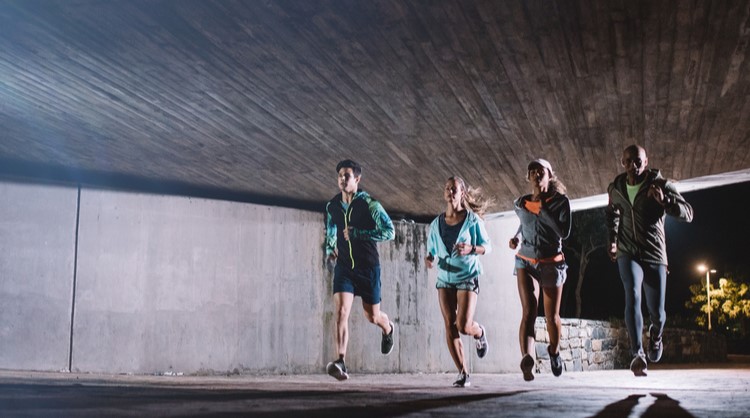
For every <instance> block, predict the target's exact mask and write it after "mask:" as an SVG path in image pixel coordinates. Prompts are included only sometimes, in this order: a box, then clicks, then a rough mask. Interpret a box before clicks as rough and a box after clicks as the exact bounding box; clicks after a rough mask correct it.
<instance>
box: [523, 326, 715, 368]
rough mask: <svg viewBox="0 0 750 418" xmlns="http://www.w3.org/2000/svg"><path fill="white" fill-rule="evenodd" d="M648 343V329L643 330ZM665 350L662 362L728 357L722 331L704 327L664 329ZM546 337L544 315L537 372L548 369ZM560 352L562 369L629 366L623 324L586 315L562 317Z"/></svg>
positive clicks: (538, 335) (538, 338)
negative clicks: (702, 329)
mask: <svg viewBox="0 0 750 418" xmlns="http://www.w3.org/2000/svg"><path fill="white" fill-rule="evenodd" d="M643 335H644V336H643V343H644V348H647V347H648V345H647V344H648V329H647V328H644V331H643ZM663 338H664V354H663V356H662V359H661V363H707V362H723V361H726V359H727V343H726V339H725V338H724V336H723V335H720V334H716V333H708V332H704V331H695V330H685V329H670V328H667V329H665V330H664V334H663ZM548 344H549V338H548V334H547V325H546V323H545V320H544V318H543V317H540V318H537V321H536V347H535V350H536V359H537V362H536V372H537V373H541V372H545V373H548V372H550V363H549V354H548V353H547V345H548ZM560 355H561V356H562V359H563V368H564V370H565V371H568V372H570V371H588V370H611V369H626V368H628V367H629V366H630V360H631V356H630V342H629V341H628V334H627V329H626V327H625V324H624V323H622V322H619V321H618V322H609V321H600V320H588V319H567V318H564V319H563V320H562V333H561V336H560Z"/></svg>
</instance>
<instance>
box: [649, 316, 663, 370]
mask: <svg viewBox="0 0 750 418" xmlns="http://www.w3.org/2000/svg"><path fill="white" fill-rule="evenodd" d="M653 329H654V326H653V325H651V326H649V327H648V336H649V341H648V360H649V361H651V362H653V363H658V362H659V360H661V355H662V353H664V344H662V341H661V340H662V338H661V337H655V336H654V334H653V333H652V332H651V331H652V330H653Z"/></svg>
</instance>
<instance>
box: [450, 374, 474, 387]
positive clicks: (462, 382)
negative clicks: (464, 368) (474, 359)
mask: <svg viewBox="0 0 750 418" xmlns="http://www.w3.org/2000/svg"><path fill="white" fill-rule="evenodd" d="M469 386H471V380H469V373H464V372H459V373H458V378H457V379H456V381H455V382H453V387H456V388H467V387H469Z"/></svg>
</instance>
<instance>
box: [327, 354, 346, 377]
mask: <svg viewBox="0 0 750 418" xmlns="http://www.w3.org/2000/svg"><path fill="white" fill-rule="evenodd" d="M326 372H328V374H329V375H331V376H332V377H334V378H335V379H337V380H346V379H348V378H349V373H347V372H346V364H344V360H341V359H338V360H336V361H332V362H330V363H328V366H326Z"/></svg>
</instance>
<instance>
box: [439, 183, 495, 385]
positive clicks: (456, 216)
mask: <svg viewBox="0 0 750 418" xmlns="http://www.w3.org/2000/svg"><path fill="white" fill-rule="evenodd" d="M443 198H444V199H445V202H446V208H445V212H444V213H442V214H440V215H439V216H438V217H437V218H435V220H434V221H433V222H432V224H430V232H429V235H428V236H427V253H428V254H427V257H426V258H425V264H426V265H427V268H432V266H433V264H437V266H438V279H437V284H436V286H435V287H437V290H438V299H439V300H440V310H441V311H442V314H443V321H444V325H445V334H446V341H447V343H448V350H449V351H450V353H451V357H452V358H453V362H454V363H455V364H456V367H457V368H458V378H457V379H456V381H455V382H453V386H456V387H466V386H469V385H471V382H470V380H469V373H468V370H467V369H466V356H465V354H464V348H463V344H462V343H461V335H460V334H464V335H471V336H472V337H474V339H475V341H476V348H477V356H478V357H479V358H482V357H484V356H485V355H486V354H487V350H488V349H489V344H488V343H487V333H486V332H485V329H484V327H483V326H481V325H479V323H477V322H475V321H474V311H475V309H476V306H477V295H478V294H479V275H480V274H482V264H481V263H480V262H479V257H478V256H479V255H481V254H487V253H488V252H490V250H491V249H492V247H491V246H490V239H489V237H488V235H487V231H486V230H485V229H484V221H483V220H482V218H481V215H482V214H483V213H484V211H485V210H486V209H487V207H488V206H489V204H490V202H489V201H488V200H487V199H485V198H484V197H483V196H481V193H480V192H479V190H477V189H472V188H470V187H466V184H465V183H464V181H463V179H461V178H460V177H451V178H450V179H448V181H447V182H446V183H445V188H444V190H443Z"/></svg>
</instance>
